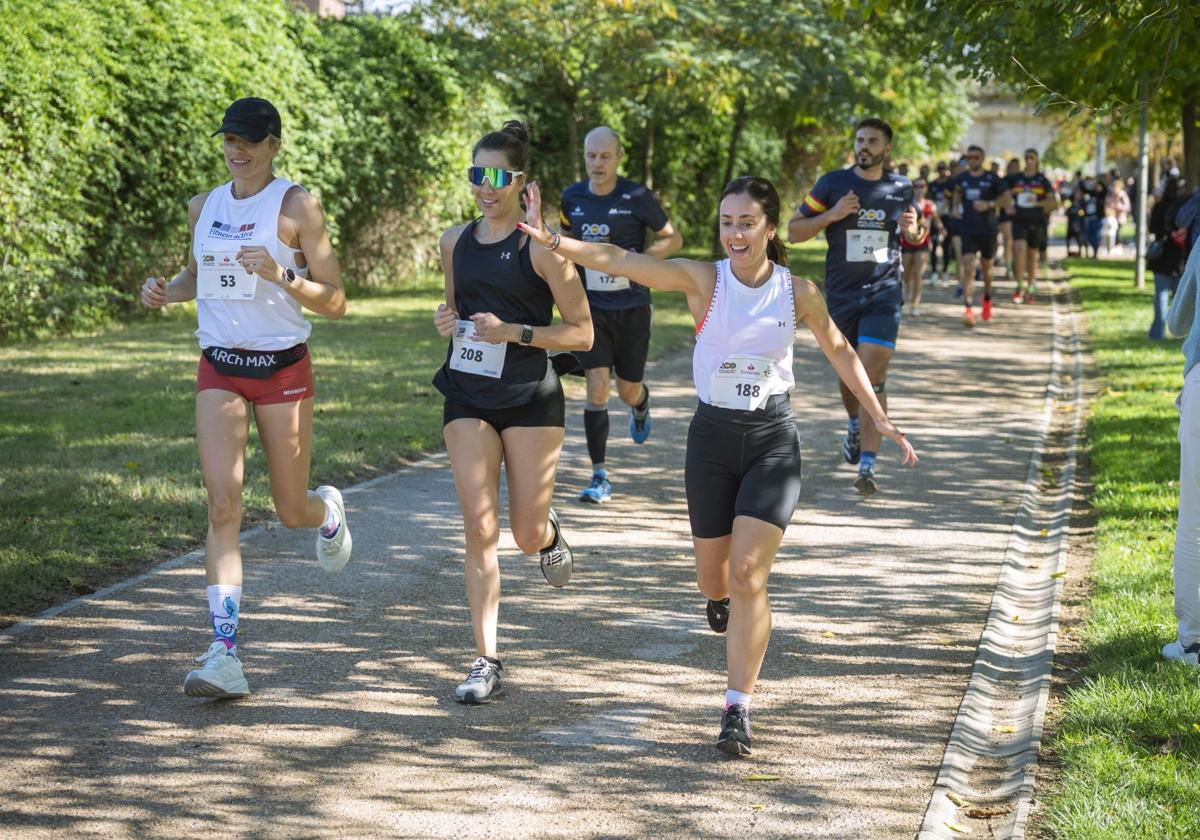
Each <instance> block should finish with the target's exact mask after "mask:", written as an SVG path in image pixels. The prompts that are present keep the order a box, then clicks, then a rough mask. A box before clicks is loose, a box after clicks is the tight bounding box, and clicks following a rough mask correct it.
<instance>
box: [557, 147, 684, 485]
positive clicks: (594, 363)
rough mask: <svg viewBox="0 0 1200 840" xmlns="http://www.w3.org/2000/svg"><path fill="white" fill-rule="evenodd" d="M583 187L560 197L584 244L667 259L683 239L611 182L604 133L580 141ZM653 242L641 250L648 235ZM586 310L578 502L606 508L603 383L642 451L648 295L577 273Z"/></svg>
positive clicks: (651, 203) (610, 151)
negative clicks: (587, 466) (584, 451)
mask: <svg viewBox="0 0 1200 840" xmlns="http://www.w3.org/2000/svg"><path fill="white" fill-rule="evenodd" d="M583 158H584V162H585V163H586V164H587V172H588V180H586V181H580V182H579V183H578V184H572V185H571V186H569V187H567V188H566V189H565V190H563V192H562V202H561V204H560V221H561V223H562V232H563V234H565V235H567V236H572V237H574V238H576V239H581V240H583V241H584V242H610V243H612V244H614V245H618V246H620V247H622V248H624V249H626V250H628V251H638V252H641V251H643V250H645V253H647V254H649V255H650V256H653V257H658V258H659V259H666V258H667V257H669V256H670V255H671V254H673V253H675V252H676V251H678V250H679V249H680V248H681V247H683V237H681V236H680V235H679V233H678V231H676V230H675V227H674V225H672V224H671V222H670V220H668V219H667V214H666V213H665V212H663V209H662V206H661V205H660V204H659V203H658V199H657V198H655V197H654V194H653V193H652V192H650V191H649V190H648V189H646V188H645V187H643V186H642V185H641V184H638V183H635V182H633V181H630V180H629V179H628V178H622V177H620V176H619V175H617V168H618V167H619V166H620V164H621V140H620V138H619V137H617V133H616V132H615V131H613V130H612V129H611V128H608V127H607V126H597V127H596V128H593V129H592V130H591V131H589V132H588V133H587V136H586V137H585V138H584V141H583ZM647 230H649V231H653V232H654V235H655V236H656V237H657V241H656V242H654V244H653V245H651V246H650V247H649V248H646V247H645V246H646V231H647ZM579 275H580V277H581V278H582V280H583V284H584V288H585V289H586V290H587V297H588V304H589V305H590V306H591V309H592V328H593V330H594V331H595V336H596V338H595V343H594V344H593V345H592V349H591V350H588V351H586V352H582V353H576V354H575V355H576V356H578V357H579V360H580V362H581V363H582V364H583V367H584V370H585V371H586V376H587V407H586V408H585V409H584V411H583V428H584V433H585V434H586V436H587V446H588V456H589V457H590V458H591V461H592V480H591V483H590V484H589V485H588V486H587V487H585V488H584V490H583V492H582V493H581V494H580V495H579V500H580V501H581V502H592V503H597V504H598V503H600V502H607V501H608V500H609V499H610V498H611V497H612V485H611V484H610V483H609V480H608V469H607V467H606V466H605V457H606V455H607V451H606V450H607V446H608V394H609V377H610V376H611V375H612V370H613V368H616V374H617V395H618V396H619V397H620V398H621V400H622V402H624V403H625V404H626V405H628V406H629V407H630V409H631V416H630V418H629V436H630V437H632V438H633V440H634V442H635V443H645V442H646V438H648V437H649V436H650V389H649V388H647V387H646V386H645V385H644V384H643V383H642V378H643V375H644V374H645V370H646V355H647V353H648V352H649V348H650V290H649V289H647V288H645V287H644V286H639V285H638V284H637V283H634V282H632V281H630V280H629V279H628V278H625V277H610V276H608V275H607V274H604V273H603V272H600V271H596V270H594V269H591V268H584V267H583V266H579Z"/></svg>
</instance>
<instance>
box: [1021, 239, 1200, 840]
mask: <svg viewBox="0 0 1200 840" xmlns="http://www.w3.org/2000/svg"><path fill="white" fill-rule="evenodd" d="M1071 273H1072V280H1071V283H1072V286H1073V287H1074V288H1075V289H1076V290H1077V291H1078V292H1079V294H1080V297H1081V299H1082V304H1083V309H1084V311H1085V312H1086V313H1087V318H1088V330H1089V335H1090V340H1091V345H1092V348H1093V351H1094V354H1095V360H1096V365H1097V367H1098V368H1099V372H1100V375H1101V376H1102V378H1103V382H1102V383H1101V385H1102V391H1101V392H1100V395H1099V397H1098V398H1097V399H1096V400H1095V402H1094V403H1093V405H1092V416H1091V420H1090V425H1089V433H1088V438H1089V446H1090V458H1091V466H1092V480H1093V485H1094V492H1093V498H1092V503H1093V506H1094V508H1095V510H1096V513H1097V516H1098V524H1097V530H1096V556H1095V559H1094V562H1093V566H1092V577H1093V581H1094V585H1095V590H1094V594H1093V595H1092V597H1091V600H1090V604H1089V615H1088V618H1087V620H1086V624H1085V625H1084V628H1083V631H1082V639H1081V641H1082V643H1083V645H1084V649H1085V654H1086V658H1087V663H1088V664H1087V666H1086V668H1085V671H1084V673H1083V677H1084V679H1083V683H1082V685H1080V686H1079V687H1078V688H1075V689H1074V690H1072V691H1070V692H1069V694H1068V696H1067V698H1066V702H1065V706H1064V708H1063V710H1062V714H1061V720H1060V727H1061V728H1060V730H1059V733H1058V735H1057V736H1056V738H1055V739H1054V741H1053V743H1052V744H1051V747H1052V748H1053V750H1054V752H1055V753H1056V754H1057V755H1058V757H1059V758H1060V760H1061V763H1062V775H1061V778H1060V780H1059V782H1058V785H1057V787H1056V789H1054V790H1053V791H1050V792H1048V794H1047V795H1045V796H1044V797H1043V799H1044V801H1045V802H1046V804H1047V807H1046V810H1045V812H1044V815H1043V817H1042V819H1041V825H1042V828H1043V831H1044V832H1045V833H1046V834H1047V835H1049V836H1051V837H1056V838H1079V840H1105V839H1106V838H1112V840H1133V839H1134V838H1155V840H1159V839H1160V838H1179V840H1184V838H1196V837H1200V670H1196V669H1189V668H1188V667H1187V666H1183V665H1178V664H1172V663H1167V662H1164V661H1162V660H1161V658H1160V656H1159V649H1160V648H1161V646H1162V645H1163V644H1164V643H1166V642H1167V641H1170V640H1171V639H1174V638H1175V619H1174V616H1173V614H1172V597H1171V591H1172V589H1171V552H1172V547H1173V539H1174V525H1175V510H1176V505H1177V502H1178V489H1179V488H1178V480H1177V479H1178V475H1179V447H1178V443H1177V441H1176V438H1175V430H1176V425H1177V419H1178V414H1177V412H1176V410H1175V406H1174V400H1175V396H1176V394H1177V393H1178V391H1179V388H1180V387H1181V385H1182V371H1183V356H1182V355H1181V354H1180V352H1179V342H1178V341H1163V342H1151V341H1149V340H1147V339H1146V329H1147V327H1148V326H1149V323H1150V315H1151V294H1150V291H1148V290H1143V291H1137V290H1135V289H1134V288H1133V283H1132V276H1133V268H1132V264H1131V263H1130V262H1127V261H1123V262H1103V263H1100V262H1095V261H1072V262H1071Z"/></svg>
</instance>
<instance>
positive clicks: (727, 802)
mask: <svg viewBox="0 0 1200 840" xmlns="http://www.w3.org/2000/svg"><path fill="white" fill-rule="evenodd" d="M1002 288H1003V287H1002ZM1005 299H1006V298H1005ZM958 312H959V308H958V307H957V306H956V305H954V304H952V303H950V302H949V294H948V292H944V291H941V290H938V291H935V292H931V293H930V294H929V295H928V297H927V302H926V304H925V305H924V306H923V310H922V315H921V317H920V318H919V319H912V318H909V319H906V323H905V326H904V330H903V333H902V336H901V342H902V343H901V347H900V352H899V355H898V357H897V359H896V361H895V363H894V365H893V370H892V373H891V377H890V379H889V383H888V386H889V387H888V391H889V394H890V395H891V414H892V416H893V418H894V419H895V420H896V422H897V424H898V425H899V426H900V427H901V428H902V429H904V430H905V432H906V433H907V434H908V435H909V437H910V438H911V439H912V440H913V441H914V442H915V444H916V446H917V448H918V450H919V451H920V454H921V456H922V461H921V464H920V465H919V466H918V467H917V468H916V469H914V470H906V469H901V468H899V467H898V466H897V464H896V458H895V454H896V450H895V448H894V447H892V446H891V445H890V444H889V445H888V446H887V447H886V448H885V451H884V454H883V458H882V461H881V470H880V481H881V486H882V492H881V493H880V494H879V495H877V496H876V497H874V498H872V499H870V500H866V501H864V500H860V499H859V498H858V497H857V496H856V495H855V493H854V491H853V489H852V487H851V483H852V481H853V477H854V472H853V468H851V467H849V466H847V465H845V464H843V463H842V462H841V459H840V455H839V454H838V451H837V444H838V439H839V436H840V434H841V427H842V425H843V423H844V417H843V414H842V410H841V408H840V402H839V400H838V398H837V391H836V385H835V378H834V375H833V373H832V371H831V370H830V368H829V367H828V365H827V364H826V363H825V362H824V359H823V357H822V356H821V354H820V352H819V351H818V350H817V349H816V345H815V343H814V342H813V341H812V340H811V338H810V337H809V336H807V334H805V335H804V337H803V338H802V339H801V340H800V342H799V343H798V346H797V361H796V381H797V383H798V389H797V395H796V396H795V397H794V399H793V402H794V404H795V406H796V409H797V413H798V415H799V428H800V430H801V437H802V439H803V441H804V459H805V466H804V473H805V483H804V492H803V495H802V497H801V501H800V507H799V509H798V510H797V512H796V515H795V517H794V519H793V521H792V525H791V527H790V528H789V529H788V533H787V536H786V538H785V540H784V544H783V548H782V549H781V551H780V554H779V557H778V559H777V561H776V564H775V567H774V571H773V573H772V576H771V596H772V601H773V604H774V610H775V618H774V635H773V637H772V640H771V646H770V649H769V650H768V653H767V659H766V663H765V665H764V667H763V671H762V676H761V679H760V683H759V687H758V690H757V693H756V696H755V701H754V711H753V725H754V737H755V742H754V746H755V756H754V757H753V759H750V760H747V761H742V762H731V761H728V760H725V759H724V758H723V757H721V756H720V754H719V753H718V752H717V751H716V750H715V749H714V747H713V746H712V742H713V740H714V738H715V735H716V728H717V724H718V720H719V713H720V707H719V702H720V699H721V696H722V692H723V690H724V685H725V683H724V676H723V673H724V662H725V657H724V641H723V639H722V638H721V637H718V636H715V635H713V634H712V633H711V632H710V631H709V630H708V627H707V624H706V622H705V619H704V613H703V601H702V600H701V598H700V596H699V595H698V593H697V592H696V589H695V583H694V574H693V567H692V561H691V555H690V540H689V537H688V527H687V515H686V509H685V503H684V498H683V489H682V474H683V447H684V440H685V437H686V429H687V423H688V419H689V418H690V415H691V411H692V408H693V406H694V402H695V397H694V392H693V390H692V387H691V367H690V355H687V354H681V355H676V356H672V357H670V358H667V359H664V360H662V361H661V362H660V363H658V364H656V365H653V366H652V367H651V369H650V371H649V373H648V379H649V381H650V382H651V383H652V387H653V390H654V435H653V437H652V438H651V440H650V442H649V443H648V444H647V445H645V446H641V447H639V446H635V445H634V444H633V443H631V442H630V441H629V440H628V439H623V438H622V437H621V435H620V434H617V435H615V436H614V440H613V442H611V443H610V446H609V452H610V454H609V461H610V464H611V465H612V478H613V481H614V489H615V496H614V501H613V502H612V503H611V504H609V505H606V506H603V507H590V506H584V505H580V504H577V503H575V502H574V501H573V499H574V495H575V493H576V492H577V490H578V489H579V488H581V487H582V486H583V485H584V484H585V483H586V479H587V476H588V469H587V466H586V456H585V454H584V446H583V433H582V429H581V427H580V426H581V424H580V413H581V412H580V410H579V409H580V408H581V406H582V403H581V402H580V401H578V400H576V401H575V402H574V403H573V405H572V408H571V410H570V412H569V413H570V416H571V420H570V424H571V426H570V429H569V432H568V447H567V450H566V452H565V455H564V459H563V465H562V468H561V470H560V473H559V493H558V496H557V502H556V504H557V506H558V508H559V510H560V512H561V513H562V519H563V525H564V531H565V533H566V534H567V536H568V537H569V539H570V542H571V544H572V545H573V546H574V547H575V549H576V563H577V566H576V577H575V579H574V580H573V581H572V583H571V585H570V586H569V587H568V588H567V589H565V590H562V591H556V590H553V589H551V588H550V587H549V586H547V585H546V584H545V582H544V581H543V580H542V577H541V574H540V572H539V571H538V567H537V560H536V558H526V557H523V556H522V555H520V554H519V553H517V552H516V551H515V549H514V547H513V544H512V543H511V541H508V540H507V538H506V542H505V543H504V544H503V545H502V567H503V574H504V583H503V585H504V595H503V600H502V608H501V631H500V639H501V648H502V649H501V655H502V656H503V657H504V659H505V664H506V666H507V671H508V676H509V685H508V693H507V694H506V696H505V697H504V698H503V699H501V700H499V701H497V702H496V703H494V704H492V705H490V706H485V707H464V706H460V705H458V704H456V703H455V702H454V700H453V688H454V685H455V684H456V683H457V682H458V681H459V680H460V679H461V677H462V675H463V673H464V672H465V668H466V667H467V666H468V665H469V664H470V661H471V659H472V658H473V652H472V644H471V632H470V627H469V623H468V617H467V606H466V597H465V592H464V589H463V582H462V572H461V560H460V551H461V528H460V524H459V519H458V507H457V501H456V498H455V496H454V493H453V487H452V484H451V481H450V476H449V470H448V466H447V463H446V461H445V459H444V457H435V458H433V459H431V460H430V461H429V462H427V463H425V464H423V465H419V466H417V467H414V468H412V469H409V470H406V471H405V472H403V473H401V474H398V475H395V476H391V477H388V478H386V479H383V480H380V481H377V482H374V483H373V484H372V486H371V487H369V488H367V489H364V490H362V491H360V492H352V493H350V494H348V495H347V504H348V506H349V509H350V513H351V517H352V519H351V523H352V525H353V527H354V539H355V554H354V558H353V560H352V561H351V565H350V566H349V567H347V569H346V570H345V571H344V572H343V573H342V574H340V575H338V576H336V577H332V578H330V577H326V576H325V575H323V573H322V572H321V571H320V570H319V568H318V567H317V565H316V563H315V561H314V560H313V559H312V554H311V552H312V536H311V533H310V532H304V533H291V532H288V531H286V530H283V529H279V528H276V529H268V530H266V531H264V532H262V533H260V534H258V535H257V536H254V537H252V538H251V539H249V540H248V541H247V543H246V545H245V557H246V596H245V604H244V606H245V617H244V623H243V629H242V633H241V635H242V654H243V658H244V661H245V663H246V669H247V676H248V678H249V680H250V685H251V688H252V690H253V691H254V694H253V695H252V696H251V697H249V698H247V699H245V700H242V701H237V702H225V703H214V702H205V701H198V700H194V699H191V698H187V697H185V696H184V695H183V693H182V691H181V688H180V686H181V684H182V677H183V674H184V673H185V672H186V671H187V670H188V668H189V667H190V665H189V661H190V656H193V655H195V654H198V653H200V652H201V651H202V650H203V649H204V648H205V647H206V645H207V644H208V641H209V639H208V636H207V635H206V633H205V631H204V627H205V619H206V615H205V604H204V591H203V587H204V581H203V571H202V564H201V563H200V562H199V561H197V562H190V563H187V564H185V565H182V566H180V567H179V568H175V569H170V570H167V571H164V572H162V573H160V574H155V575H152V576H150V577H148V578H147V579H145V580H143V581H141V582H139V583H138V584H136V585H135V586H133V587H131V588H128V589H126V590H124V591H121V592H118V593H114V594H112V595H110V596H108V597H105V598H103V599H100V600H95V601H92V602H90V603H87V604H85V605H83V606H82V607H80V608H78V609H74V610H70V611H68V612H66V613H64V614H63V615H61V616H59V617H58V618H55V619H53V620H52V621H49V622H46V623H45V624H42V625H40V626H37V627H34V628H33V629H30V630H28V631H27V632H24V633H22V634H21V635H19V636H16V637H13V638H9V639H4V638H3V637H0V642H7V643H6V644H0V754H2V756H3V762H2V763H0V793H2V794H3V795H2V796H0V835H6V836H20V837H51V836H54V837H60V836H64V834H70V835H72V836H80V835H104V836H113V837H147V836H172V837H193V836H194V837H205V838H211V837H213V836H217V835H230V834H233V835H253V836H264V837H296V836H332V837H343V836H346V837H349V836H394V837H421V838H425V837H460V836H479V837H498V838H499V837H503V838H519V837H535V836H536V837H572V838H617V837H621V838H625V837H628V838H634V837H645V836H655V837H661V838H693V837H699V836H714V837H745V836H755V837H772V838H775V837H777V838H799V837H803V838H842V840H845V838H855V840H859V839H860V838H881V840H882V839H883V838H887V839H888V840H891V838H905V837H912V836H914V835H915V833H916V831H917V829H918V827H919V826H920V824H921V819H922V815H923V813H924V811H925V808H926V806H927V804H928V802H929V797H930V790H931V788H932V786H933V782H934V778H935V776H936V773H937V768H938V765H939V763H940V761H941V759H942V753H943V750H944V748H945V744H946V739H947V735H948V733H949V731H950V727H951V722H952V720H953V717H954V713H955V711H956V709H957V707H958V704H959V701H960V699H961V697H962V693H963V690H964V687H965V685H966V682H967V677H968V674H969V671H970V668H971V664H972V662H973V659H974V655H975V649H976V645H977V643H978V640H979V637H980V633H981V630H982V627H983V623H984V619H985V617H986V614H987V609H988V605H989V602H990V600H991V595H992V590H993V587H994V585H995V581H996V577H997V573H998V570H999V568H1000V564H1001V562H1002V560H1003V557H1004V552H1005V548H1006V545H1007V543H1008V540H1009V533H1010V528H1011V526H1012V522H1013V517H1014V514H1015V512H1016V509H1017V503H1018V499H1019V496H1020V493H1021V488H1022V484H1023V482H1024V480H1025V477H1026V469H1027V464H1028V459H1029V454H1030V447H1031V446H1032V443H1033V441H1034V440H1035V438H1036V431H1037V429H1036V427H1037V425H1038V419H1039V416H1040V411H1041V407H1042V398H1043V394H1044V388H1045V384H1046V379H1047V374H1048V367H1049V349H1050V339H1049V334H1050V313H1049V309H1048V307H1047V306H1046V305H1043V304H1039V305H1037V306H1034V307H1022V308H1020V309H1019V310H1018V309H1017V308H1016V307H1013V306H1010V305H1007V304H1005V305H1000V306H999V307H998V309H997V315H996V318H995V320H994V321H993V323H992V324H991V325H986V326H981V327H979V328H977V329H975V330H974V331H966V330H964V329H963V328H962V327H961V326H959V323H958V320H957V315H958ZM401 410H402V409H401ZM613 428H614V430H617V431H618V432H619V431H620V430H621V429H623V428H624V422H623V421H622V420H621V415H619V414H617V413H615V412H614V423H613ZM750 774H770V775H772V776H778V777H779V778H778V779H777V780H773V781H750V780H747V778H746V777H747V776H748V775H750Z"/></svg>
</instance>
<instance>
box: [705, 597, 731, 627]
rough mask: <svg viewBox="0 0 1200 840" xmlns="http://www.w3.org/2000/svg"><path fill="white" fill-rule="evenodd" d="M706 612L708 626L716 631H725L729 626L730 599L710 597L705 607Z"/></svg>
mask: <svg viewBox="0 0 1200 840" xmlns="http://www.w3.org/2000/svg"><path fill="white" fill-rule="evenodd" d="M704 614H705V615H707V616H708V626H709V627H711V628H712V630H713V632H714V633H724V632H725V629H726V628H727V627H728V626H729V599H728V598H722V599H721V600H720V601H714V600H713V599H712V598H709V599H708V604H707V605H706V606H705V607H704Z"/></svg>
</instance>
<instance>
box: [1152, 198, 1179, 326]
mask: <svg viewBox="0 0 1200 840" xmlns="http://www.w3.org/2000/svg"><path fill="white" fill-rule="evenodd" d="M1181 186H1182V184H1181V182H1180V180H1179V178H1178V177H1171V178H1168V179H1167V181H1166V183H1165V184H1163V192H1162V197H1161V198H1159V199H1158V200H1157V201H1155V202H1154V206H1153V207H1152V208H1151V210H1150V218H1149V220H1148V221H1147V223H1146V230H1147V231H1148V232H1149V234H1150V236H1151V240H1150V244H1149V246H1148V247H1147V248H1146V267H1147V268H1148V269H1150V270H1151V271H1152V272H1153V273H1154V321H1153V322H1152V323H1151V324H1150V333H1149V336H1150V339H1151V340H1154V341H1157V340H1158V339H1161V338H1162V337H1163V328H1164V326H1165V323H1166V315H1167V307H1168V304H1169V303H1170V299H1171V297H1172V296H1173V295H1174V294H1175V291H1176V289H1177V288H1178V287H1179V276H1180V275H1181V274H1182V273H1183V264H1184V256H1183V249H1182V248H1180V247H1179V246H1178V245H1177V244H1176V243H1175V241H1174V240H1173V239H1172V238H1171V228H1170V226H1169V221H1168V216H1170V217H1171V219H1170V221H1174V220H1175V219H1174V217H1175V216H1177V215H1178V212H1177V211H1178V209H1179V203H1180V193H1181V192H1182V189H1181Z"/></svg>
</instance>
